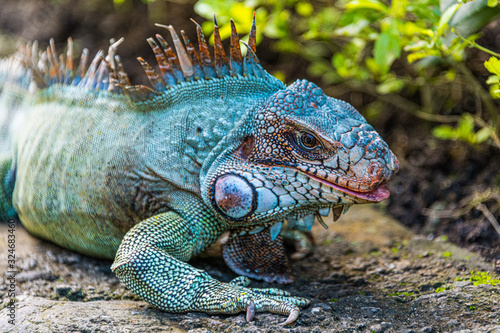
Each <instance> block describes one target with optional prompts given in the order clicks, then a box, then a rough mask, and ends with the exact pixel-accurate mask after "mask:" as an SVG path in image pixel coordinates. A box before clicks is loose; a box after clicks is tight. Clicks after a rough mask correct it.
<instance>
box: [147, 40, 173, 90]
mask: <svg viewBox="0 0 500 333" xmlns="http://www.w3.org/2000/svg"><path fill="white" fill-rule="evenodd" d="M147 42H148V43H149V46H151V49H152V50H153V53H154V54H155V57H156V62H157V63H158V67H159V68H160V73H161V75H162V76H163V80H164V81H165V83H166V84H167V85H174V84H175V82H176V80H175V76H174V74H173V72H172V65H171V64H170V63H169V61H168V60H167V58H166V56H165V53H164V52H163V51H162V50H161V49H160V47H159V46H158V44H156V42H155V40H154V39H153V38H148V39H147Z"/></svg>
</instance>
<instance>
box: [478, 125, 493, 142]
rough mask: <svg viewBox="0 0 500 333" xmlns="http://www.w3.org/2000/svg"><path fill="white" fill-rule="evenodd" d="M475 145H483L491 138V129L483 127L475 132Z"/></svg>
mask: <svg viewBox="0 0 500 333" xmlns="http://www.w3.org/2000/svg"><path fill="white" fill-rule="evenodd" d="M475 136H476V143H483V142H484V141H486V140H488V139H489V138H490V136H491V129H490V128H488V127H483V128H481V129H480V130H479V131H477V132H476V135H475Z"/></svg>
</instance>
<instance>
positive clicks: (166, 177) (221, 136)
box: [0, 24, 398, 323]
mask: <svg viewBox="0 0 500 333" xmlns="http://www.w3.org/2000/svg"><path fill="white" fill-rule="evenodd" d="M169 29H170V30H171V32H172V34H173V40H174V45H175V47H176V50H177V55H175V53H174V52H173V50H172V49H171V48H170V47H169V46H168V45H167V44H166V43H165V42H164V40H163V38H161V36H158V35H157V38H158V40H159V43H160V46H158V45H157V43H156V42H155V41H154V40H152V39H149V40H148V42H149V43H150V44H151V46H152V48H153V51H154V52H155V55H156V58H157V60H158V64H159V67H160V71H161V74H156V72H155V71H154V70H153V69H151V67H149V65H148V64H147V63H145V62H144V61H143V60H142V59H140V61H141V63H142V64H143V66H144V68H145V70H146V73H147V75H148V77H149V79H150V81H151V83H152V85H153V88H154V89H149V88H146V87H143V86H132V85H130V82H129V81H128V78H127V77H126V74H125V73H124V71H123V70H122V69H121V65H120V63H119V59H118V58H117V57H115V56H114V52H115V49H116V46H117V44H119V43H115V44H114V45H112V46H111V47H110V52H109V54H108V56H107V57H106V60H102V59H101V56H100V54H98V55H97V56H96V58H95V59H94V61H93V62H92V64H91V65H90V67H89V69H88V71H85V66H84V65H85V60H86V52H84V54H83V55H82V58H83V59H84V61H82V62H81V64H80V66H79V68H78V69H77V70H76V73H73V72H74V71H73V65H72V60H71V49H72V45H71V43H69V46H68V48H69V51H68V56H67V57H66V60H64V57H62V56H61V57H60V58H57V56H56V52H55V49H54V47H53V44H52V45H51V47H50V48H48V50H47V52H44V53H43V54H41V55H39V54H38V51H36V46H35V47H33V50H32V49H31V45H30V46H29V47H27V48H25V49H23V50H21V52H20V55H19V56H18V58H17V60H16V59H14V58H12V59H10V60H4V61H3V62H2V63H0V79H1V81H0V89H1V96H0V130H1V132H0V139H1V140H2V141H1V142H0V149H1V150H0V177H1V178H0V217H1V218H2V219H7V218H8V217H12V216H13V215H15V214H17V215H18V216H19V219H20V220H21V222H22V223H23V225H24V226H25V227H26V229H27V230H28V231H30V232H31V233H33V234H34V235H37V236H39V237H41V238H44V239H47V240H50V241H52V242H54V243H56V244H59V245H61V246H63V247H65V248H68V249H72V250H75V251H78V252H81V253H84V254H87V255H91V256H95V257H101V258H109V259H113V258H115V255H116V258H115V262H114V264H113V266H112V269H113V271H114V272H115V273H116V274H117V275H118V277H119V278H120V280H121V281H123V282H124V283H125V284H126V285H127V287H129V288H130V289H131V290H132V291H134V292H135V293H137V294H138V295H139V296H141V297H143V298H144V299H145V300H147V301H149V302H150V303H152V304H153V305H155V306H157V307H159V308H160V309H163V310H166V311H173V312H182V311H203V312H207V313H236V312H239V311H242V310H245V309H247V318H248V319H251V318H252V317H253V313H254V312H255V311H257V312H259V311H271V312H275V313H283V314H289V319H288V320H287V323H288V322H291V321H293V320H295V319H296V318H297V316H298V313H299V310H298V307H300V306H304V305H306V304H307V303H308V302H307V300H305V299H303V298H300V297H292V296H290V295H288V294H287V293H285V292H282V291H280V290H278V289H268V290H259V289H249V288H246V285H247V284H248V281H247V280H245V279H242V278H238V279H236V280H235V281H233V282H231V283H222V282H219V281H216V280H214V279H212V278H211V277H209V276H208V275H207V274H206V273H205V272H203V271H200V270H197V269H194V268H193V267H191V266H189V265H188V264H186V263H185V261H187V260H189V259H190V258H191V257H192V256H193V255H195V254H197V253H199V252H201V251H203V250H204V249H205V248H206V247H207V246H209V245H210V244H212V243H213V242H215V241H216V240H217V239H218V238H219V237H220V235H221V234H222V233H223V232H224V231H227V230H230V231H231V238H230V240H229V241H228V243H227V244H226V245H225V246H224V258H225V260H226V262H227V263H228V264H229V266H230V267H231V268H232V269H233V270H234V271H235V272H237V273H239V274H242V275H246V276H250V277H254V278H258V279H264V280H266V281H269V282H272V281H277V282H291V281H292V276H291V274H290V269H289V266H288V263H287V260H286V257H285V256H284V252H283V246H282V244H281V237H280V236H279V232H280V229H281V225H282V223H283V221H284V220H288V221H289V225H291V227H292V228H296V229H303V230H306V229H310V227H311V226H312V223H313V222H314V216H315V215H316V216H318V217H319V215H318V212H319V213H320V214H322V215H325V214H327V213H328V210H329V208H330V207H334V213H335V214H338V213H339V211H342V209H343V207H344V206H347V207H348V206H349V205H351V204H353V203H363V202H376V201H380V200H382V199H384V198H386V197H387V196H388V192H387V190H386V188H385V186H383V184H384V183H385V182H386V181H387V180H389V178H390V177H391V176H392V175H393V174H394V173H395V172H396V171H397V167H398V163H397V160H396V158H395V157H394V155H393V154H392V153H391V152H390V150H389V149H388V147H387V145H386V144H385V142H383V140H382V139H381V138H380V137H379V136H378V134H377V133H376V132H375V131H374V130H373V128H372V127H371V126H369V125H367V124H366V121H365V120H364V119H363V118H362V117H361V115H359V113H358V112H357V111H356V110H354V109H353V108H352V107H351V106H350V105H348V104H347V103H344V102H341V101H338V100H335V99H333V98H330V97H327V96H325V95H324V94H323V92H322V91H321V89H319V88H318V87H316V86H315V85H314V84H312V83H309V82H307V81H297V82H295V83H294V84H292V85H290V86H288V87H286V86H285V85H284V84H282V83H281V82H280V81H278V80H276V79H275V78H273V77H272V76H270V75H269V74H268V73H266V72H265V71H264V70H263V69H262V68H261V66H260V65H259V64H258V60H257V59H256V57H255V55H254V50H255V24H254V27H253V29H252V32H251V35H250V43H249V46H248V53H247V55H246V56H245V58H243V57H242V56H241V53H240V49H239V41H238V36H237V34H236V30H235V29H234V26H233V34H232V38H231V56H230V60H229V61H227V60H226V56H225V55H224V51H223V49H222V44H221V43H220V38H219V37H218V29H217V27H216V29H215V37H216V38H215V51H214V61H212V60H211V58H210V55H209V53H208V49H207V47H206V44H205V41H204V38H203V36H202V34H201V30H200V29H199V27H198V37H199V43H200V54H199V55H198V54H197V53H196V51H194V48H192V46H191V44H190V43H189V41H187V39H185V44H186V49H184V47H183V46H182V44H181V43H180V41H178V40H177V36H176V34H175V33H174V32H173V29H172V28H171V27H169Z"/></svg>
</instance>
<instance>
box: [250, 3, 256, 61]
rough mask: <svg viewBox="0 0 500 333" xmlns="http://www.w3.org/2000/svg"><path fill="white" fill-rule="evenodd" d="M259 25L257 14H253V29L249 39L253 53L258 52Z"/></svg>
mask: <svg viewBox="0 0 500 333" xmlns="http://www.w3.org/2000/svg"><path fill="white" fill-rule="evenodd" d="M256 36H257V23H256V19H255V12H253V20H252V29H250V35H249V37H248V46H250V48H251V49H252V51H253V53H255V52H256V51H257V40H256Z"/></svg>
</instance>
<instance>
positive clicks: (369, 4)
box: [345, 0, 388, 13]
mask: <svg viewBox="0 0 500 333" xmlns="http://www.w3.org/2000/svg"><path fill="white" fill-rule="evenodd" d="M345 8H346V9H347V10H353V9H373V10H376V11H379V12H383V13H387V10H388V8H387V6H386V5H385V4H383V3H382V2H380V1H377V0H355V1H349V2H348V3H347V4H346V5H345Z"/></svg>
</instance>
